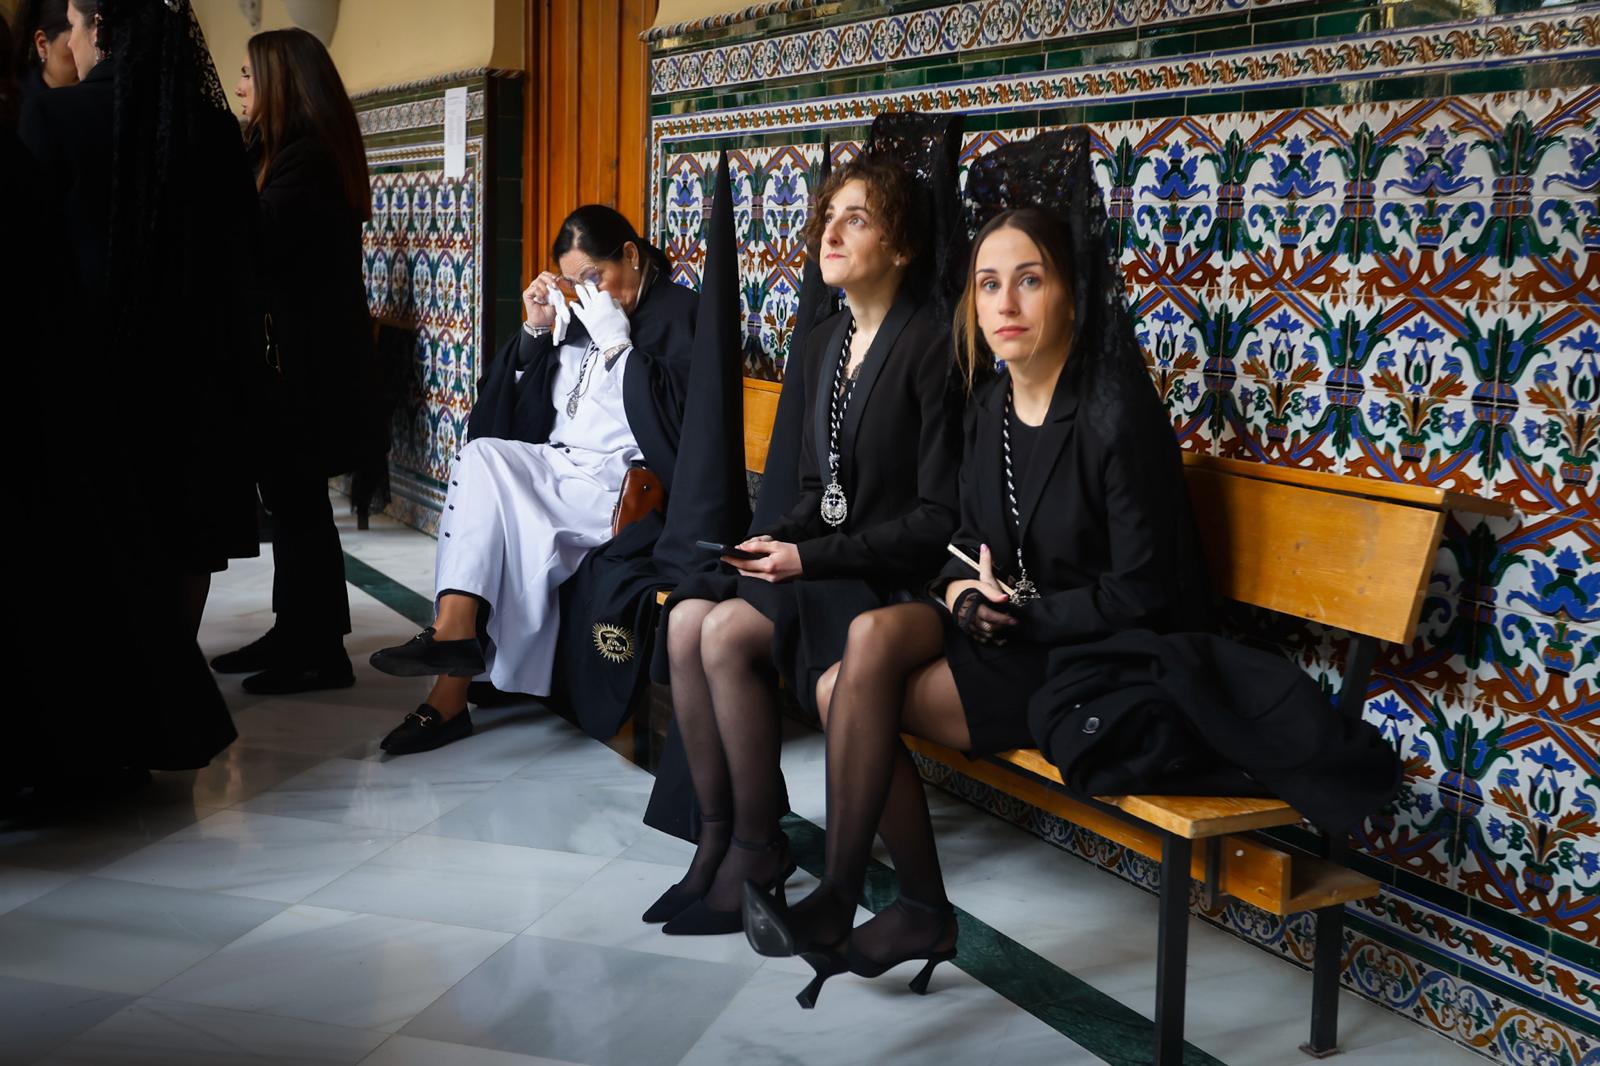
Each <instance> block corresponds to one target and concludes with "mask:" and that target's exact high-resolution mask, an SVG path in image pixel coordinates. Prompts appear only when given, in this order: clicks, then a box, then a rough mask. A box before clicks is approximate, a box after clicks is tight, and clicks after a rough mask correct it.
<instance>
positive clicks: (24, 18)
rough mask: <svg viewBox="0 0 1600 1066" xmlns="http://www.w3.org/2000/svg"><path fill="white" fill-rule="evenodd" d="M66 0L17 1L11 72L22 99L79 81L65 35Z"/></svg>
mask: <svg viewBox="0 0 1600 1066" xmlns="http://www.w3.org/2000/svg"><path fill="white" fill-rule="evenodd" d="M71 29H72V26H71V24H70V23H69V22H68V21H67V0H22V3H20V4H18V5H17V24H16V28H15V30H14V32H15V35H16V37H15V44H14V45H13V46H12V48H13V51H14V54H15V64H16V66H15V69H14V70H13V71H12V74H13V76H14V77H15V78H16V79H17V84H18V86H19V87H20V88H21V89H22V97H23V99H24V100H26V99H27V98H29V97H31V96H33V95H34V94H35V93H38V92H42V91H44V90H45V89H60V88H62V87H63V86H67V85H76V84H78V67H77V64H75V63H74V62H73V61H72V49H70V48H68V47H67V37H68V33H69V31H70V30H71Z"/></svg>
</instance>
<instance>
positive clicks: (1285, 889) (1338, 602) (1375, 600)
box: [659, 379, 1510, 1066]
mask: <svg viewBox="0 0 1600 1066" xmlns="http://www.w3.org/2000/svg"><path fill="white" fill-rule="evenodd" d="M779 390H780V386H779V385H778V384H776V383H774V382H767V381H756V380H753V379H747V380H746V381H745V385H744V412H745V416H744V423H745V424H744V434H745V436H744V446H745V461H746V466H747V467H748V468H749V469H750V470H751V471H753V472H760V471H761V470H763V469H764V467H765V466H766V457H767V447H768V443H769V442H770V440H771V436H772V423H773V418H774V416H775V414H776V412H777V406H778V394H779ZM1183 459H1184V467H1185V474H1186V476H1187V480H1188V485H1189V494H1190V499H1191V502H1192V503H1193V506H1194V510H1195V517H1196V520H1197V522H1198V524H1199V528H1200V534H1201V538H1202V540H1203V541H1204V543H1205V550H1206V557H1207V561H1208V564H1209V569H1210V575H1211V579H1212V584H1213V586H1214V588H1215V589H1216V591H1217V592H1218V594H1219V595H1221V596H1224V597H1226V598H1227V599H1230V600H1234V601H1237V602H1240V603H1244V604H1249V605H1252V606H1255V607H1261V608H1266V609H1268V610H1271V611H1276V612H1279V613H1281V614H1285V615H1290V616H1293V617H1295V618H1300V619H1305V620H1308V621H1312V622H1318V623H1321V624H1322V625H1325V626H1330V627H1333V628H1336V629H1342V630H1345V631H1347V632H1348V633H1349V634H1350V641H1349V646H1348V649H1347V652H1346V656H1345V663H1344V680H1343V683H1342V687H1341V690H1340V692H1339V694H1338V697H1337V700H1338V706H1339V709H1340V711H1341V712H1342V713H1344V714H1348V715H1352V716H1359V715H1360V714H1361V712H1362V707H1363V704H1364V702H1365V695H1366V691H1367V682H1368V680H1369V678H1370V676H1371V673H1372V666H1373V662H1374V660H1375V658H1376V655H1377V650H1378V641H1380V640H1382V641H1396V642H1400V643H1405V642H1408V641H1409V640H1410V639H1411V636H1412V634H1413V632H1414V631H1415V630H1416V626H1417V622H1418V619H1419V617H1420V615H1421V612H1422V603H1423V598H1424V596H1425V595H1426V593H1427V589H1428V583H1429V577H1430V575H1431V572H1432V566H1433V560H1434V556H1435V553H1436V552H1437V550H1438V545H1439V540H1440V537H1441V535H1442V533H1443V530H1444V522H1445V516H1446V514H1447V512H1449V511H1452V510H1454V511H1469V512H1477V513H1481V514H1490V515H1500V516H1505V515H1509V514H1510V507H1509V506H1508V505H1504V504H1501V503H1499V502H1497V501H1492V500H1484V499H1479V498H1478V497H1474V496H1466V495H1462V494H1459V493H1451V492H1446V491H1444V490H1441V489H1435V488H1430V487H1426V486H1419V485H1406V484H1398V483H1393V482H1383V481H1369V480H1364V479H1359V478H1352V477H1342V476H1338V475H1332V474H1322V473H1317V472H1314V471H1307V470H1297V469H1289V468H1284V467H1276V466H1267V465H1264V464H1260V463H1250V462H1240V461H1237V460H1229V459H1217V458H1211V457H1207V456H1196V455H1191V454H1185V455H1184V457H1183ZM665 599H666V593H662V594H661V596H660V597H659V601H660V602H664V601H665ZM904 739H905V742H906V745H907V746H908V747H909V748H910V749H911V750H912V751H913V752H916V753H917V754H919V755H922V756H924V757H925V758H927V759H931V760H933V761H935V762H939V763H943V764H945V765H947V766H949V767H951V768H953V769H955V770H956V771H958V772H959V773H962V774H965V775H966V776H968V777H970V778H973V779H975V780H977V781H981V782H983V783H984V784H987V785H989V786H991V787H993V788H996V789H998V790H999V791H1001V792H1004V793H1005V794H1007V795H1009V796H1013V797H1015V798H1017V799H1020V800H1022V801H1024V802H1026V803H1029V804H1031V805H1033V806H1035V807H1038V808H1040V809H1042V810H1045V811H1049V812H1050V813H1052V814H1055V815H1057V816H1058V817H1060V818H1062V819H1064V820H1066V821H1069V822H1072V823H1073V824H1075V825H1079V826H1082V827H1083V828H1085V829H1088V830H1090V831H1092V832H1095V833H1098V834H1099V835H1101V836H1103V837H1106V838H1108V839H1110V840H1112V841H1114V842H1116V843H1118V844H1120V845H1122V846H1124V847H1126V848H1130V849H1132V850H1133V851H1135V852H1138V853H1139V854H1141V855H1144V856H1146V857H1149V858H1152V859H1156V860H1158V861H1159V862H1160V864H1161V890H1160V895H1159V902H1158V922H1157V930H1156V1001H1155V1047H1154V1055H1153V1060H1154V1061H1155V1062H1156V1063H1157V1064H1158V1066H1176V1064H1178V1063H1180V1062H1182V1059H1183V1047H1184V1039H1183V1029H1184V1024H1183V1023H1184V995H1185V969H1186V965H1187V957H1188V917H1189V889H1190V881H1191V880H1193V881H1198V882H1200V885H1201V897H1202V900H1203V901H1204V903H1205V905H1206V906H1207V907H1210V906H1211V905H1213V904H1214V903H1215V901H1216V900H1217V899H1218V898H1219V897H1220V896H1224V895H1226V896H1232V897H1234V898H1236V899H1239V900H1242V901H1244V902H1246V903H1249V904H1251V905H1252V906H1255V907H1259V908H1260V909H1262V910H1264V911H1267V912H1269V913H1271V914H1275V915H1290V914H1299V913H1303V912H1306V911H1310V912H1312V913H1313V914H1315V916H1316V937H1315V943H1314V950H1315V955H1314V958H1313V962H1312V991H1311V1020H1310V1038H1309V1039H1308V1040H1307V1042H1306V1043H1305V1044H1302V1045H1301V1050H1303V1051H1305V1052H1306V1053H1307V1054H1310V1055H1313V1056H1315V1057H1318V1058H1321V1057H1324V1056H1327V1055H1331V1054H1333V1053H1335V1052H1336V1051H1337V1050H1338V1048H1337V1037H1338V991H1339V970H1340V964H1341V961H1342V955H1343V934H1344V905H1345V904H1346V903H1349V902H1352V901H1355V900H1360V899H1366V898H1368V897H1371V896H1374V895H1376V894H1377V892H1378V883H1377V882H1376V881H1375V880H1374V879H1372V878H1370V877H1367V876H1365V875H1363V874H1359V873H1356V872H1355V871H1352V870H1350V869H1349V868H1348V867H1346V866H1344V865H1343V864H1342V863H1341V861H1340V860H1341V858H1342V856H1343V853H1344V849H1345V847H1346V843H1345V841H1344V840H1342V839H1341V840H1333V839H1328V838H1326V837H1324V838H1321V841H1320V843H1321V853H1320V854H1318V855H1310V854H1304V853H1301V852H1298V851H1295V850H1293V849H1290V848H1289V847H1288V846H1286V845H1283V844H1281V843H1278V842H1276V841H1272V840H1266V839H1262V838H1259V837H1256V836H1250V835H1246V834H1249V833H1251V832H1252V831H1253V830H1260V829H1270V828H1274V827H1280V826H1290V825H1297V824H1299V823H1300V821H1301V819H1300V815H1299V814H1298V813H1297V812H1296V811H1295V810H1294V809H1293V808H1291V807H1290V806H1289V805H1288V804H1286V803H1284V802H1283V801H1282V800H1276V799H1260V798H1255V797H1228V796H1222V797H1218V796H1099V797H1095V798H1093V799H1088V798H1084V797H1079V796H1074V795H1072V794H1070V793H1068V792H1067V790H1066V788H1065V786H1064V785H1063V784H1062V781H1061V774H1060V773H1059V772H1058V771H1057V770H1056V768H1055V766H1053V765H1052V764H1051V763H1050V762H1049V761H1047V760H1046V759H1045V758H1044V756H1043V755H1041V754H1040V753H1039V752H1038V751H1037V750H1035V749H1031V748H1030V749H1017V750H1014V751H1008V752H1002V753H1000V754H998V755H993V756H989V757H986V758H982V759H977V760H970V759H968V758H967V757H966V756H965V755H963V754H962V753H960V752H957V751H953V750H951V749H949V748H945V747H942V746H941V745H938V744H935V743H933V742H931V741H928V740H924V739H922V738H920V737H913V736H910V735H907V736H905V738H904ZM1197 843H1198V844H1199V847H1198V848H1196V844H1197Z"/></svg>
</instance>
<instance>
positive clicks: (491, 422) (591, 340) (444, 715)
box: [372, 204, 698, 755]
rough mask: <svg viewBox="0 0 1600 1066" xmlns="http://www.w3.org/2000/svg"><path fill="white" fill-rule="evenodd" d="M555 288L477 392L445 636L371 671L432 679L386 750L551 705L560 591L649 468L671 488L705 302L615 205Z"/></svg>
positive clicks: (439, 609)
mask: <svg viewBox="0 0 1600 1066" xmlns="http://www.w3.org/2000/svg"><path fill="white" fill-rule="evenodd" d="M552 251H553V258H554V259H555V261H556V267H557V269H558V270H559V271H560V273H559V274H556V273H554V272H549V271H547V272H545V273H542V274H540V275H539V276H538V277H536V278H535V279H534V280H533V282H532V284H530V285H529V286H528V288H527V289H526V290H524V292H523V294H522V303H523V307H524V310H525V311H526V314H527V318H526V321H525V322H524V323H523V326H522V330H521V332H520V333H519V334H518V336H517V337H516V338H515V339H513V340H512V341H511V342H509V343H508V344H506V345H505V346H504V347H502V348H501V350H500V352H499V353H498V354H497V355H496V357H495V360H494V362H493V363H491V364H490V366H489V368H488V370H487V372H486V373H485V375H484V377H483V380H482V381H481V382H480V383H479V389H478V400H477V403H476V404H475V405H474V407H473V411H472V416H471V418H470V419H469V421H468V423H467V430H468V436H469V438H470V439H469V440H468V442H467V444H466V445H465V446H464V447H462V448H461V450H460V452H459V454H457V455H456V456H455V465H454V468H453V469H452V470H451V473H450V487H449V490H448V492H447V494H446V496H445V510H444V514H443V515H442V516H441V518H440V522H439V548H438V557H437V561H436V564H435V567H436V569H435V580H434V588H435V590H436V593H435V595H436V601H435V613H434V619H433V624H432V625H430V626H428V627H427V628H426V629H424V630H423V631H422V632H421V633H419V634H418V635H417V636H416V637H413V638H412V639H411V640H410V641H409V642H408V643H406V644H402V645H398V646H396V647H392V648H384V649H383V650H381V651H378V652H375V653H374V654H373V656H372V665H373V666H374V667H376V668H377V669H379V670H381V671H383V672H384V673H387V674H393V675H395V676H399V677H426V676H431V677H433V678H434V683H433V688H432V690H431V691H430V692H429V693H428V697H427V699H426V700H425V701H424V702H423V703H422V704H421V705H420V706H419V707H417V709H416V710H414V711H412V712H411V713H409V714H407V715H406V717H405V719H404V720H403V721H402V722H401V723H400V725H399V726H397V727H396V728H395V729H394V730H393V731H392V732H391V733H390V734H389V735H388V736H387V737H386V738H384V741H383V749H384V750H385V751H387V752H389V753H390V754H393V755H400V754H407V753H410V752H417V751H428V750H431V749H433V748H437V747H439V746H440V745H443V744H448V743H450V742H451V741H454V740H458V739H460V738H462V737H465V736H467V735H469V734H470V733H471V732H472V721H471V719H470V717H469V716H468V712H467V686H468V684H469V683H470V681H471V679H472V678H473V677H477V676H479V675H484V674H487V676H488V680H489V681H491V682H492V683H493V684H494V686H495V687H496V688H498V689H501V690H503V691H506V692H522V693H528V694H531V695H535V696H545V695H548V694H549V692H550V677H551V671H552V665H553V662H554V657H555V650H556V636H557V632H558V629H559V624H558V623H559V621H560V601H559V599H558V596H557V589H558V587H559V586H560V585H561V583H562V582H563V581H565V580H566V579H567V578H568V577H570V576H571V575H572V573H573V572H574V571H575V570H577V568H578V564H579V563H581V562H582V561H583V558H584V556H585V555H587V554H588V553H589V552H590V551H591V550H592V549H594V548H596V547H598V546H599V545H600V544H602V543H604V542H605V541H606V540H607V539H608V538H609V537H610V530H611V511H612V505H613V503H614V502H615V501H616V499H617V493H618V490H619V489H620V488H621V485H622V480H623V476H624V475H625V474H626V473H627V470H628V468H629V466H630V465H631V464H633V463H634V462H635V461H638V460H643V461H644V463H645V465H647V466H648V467H650V469H651V470H652V471H654V472H655V473H656V474H657V475H658V476H659V477H660V478H661V479H662V484H663V487H664V488H669V487H670V478H671V471H672V467H673V465H674V463H675V460H676V450H677V441H678V436H679V431H680V429H681V423H682V417H683V397H684V392H685V386H686V384H687V381H688V368H689V354H690V347H691V342H692V340H693V334H694V317H695V308H696V305H697V303H698V297H697V296H696V295H695V294H694V293H693V292H691V291H689V290H688V289H685V288H683V287H682V286H678V285H674V284H672V281H671V279H670V278H669V277H668V276H667V261H666V258H665V256H663V255H662V254H661V252H660V251H658V250H657V249H655V248H654V247H652V246H651V245H650V244H649V243H648V242H646V241H645V240H643V239H642V238H641V237H639V236H638V234H636V233H635V232H634V230H633V226H632V225H631V224H630V223H629V222H628V220H627V219H625V218H623V216H621V215H620V214H618V213H617V212H616V211H613V210H612V209H611V208H609V207H603V206H600V205H598V204H589V205H586V206H584V207H580V208H578V209H577V210H576V211H574V212H573V213H572V214H571V215H569V216H567V219H566V221H565V222H563V223H562V225H561V230H560V233H559V234H558V235H557V237H556V241H555V246H554V248H553V250H552Z"/></svg>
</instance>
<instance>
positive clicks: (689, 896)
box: [641, 817, 788, 925]
mask: <svg viewBox="0 0 1600 1066" xmlns="http://www.w3.org/2000/svg"><path fill="white" fill-rule="evenodd" d="M726 821H727V819H726V818H705V817H702V818H701V819H700V824H701V826H702V827H704V826H706V825H708V824H712V823H716V822H726ZM787 840H788V838H787V837H786V838H785V843H787ZM785 880H787V877H786V878H785ZM705 895H706V894H705V892H703V891H702V892H696V891H695V890H694V889H692V888H684V887H683V882H682V881H679V882H678V883H677V884H675V885H673V886H672V887H671V888H669V889H667V890H666V891H665V892H663V893H661V895H659V896H657V897H656V901H655V902H654V903H652V904H650V906H649V908H648V909H647V910H646V911H645V912H644V915H643V917H642V919H641V920H642V921H643V922H644V923H645V924H646V925H660V924H661V923H662V922H670V921H672V919H674V918H676V917H677V916H678V915H680V914H682V913H683V912H684V911H686V910H688V909H689V908H690V907H691V906H693V905H694V904H695V903H698V902H699V901H700V900H702V899H704V898H705Z"/></svg>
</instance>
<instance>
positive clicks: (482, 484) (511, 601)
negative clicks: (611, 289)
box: [433, 345, 643, 696]
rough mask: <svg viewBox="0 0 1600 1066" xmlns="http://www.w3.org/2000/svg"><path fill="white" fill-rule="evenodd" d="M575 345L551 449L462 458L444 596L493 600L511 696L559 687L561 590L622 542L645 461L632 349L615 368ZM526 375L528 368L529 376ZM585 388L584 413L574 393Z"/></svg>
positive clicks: (452, 502) (471, 453) (451, 506)
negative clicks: (629, 398) (617, 537)
mask: <svg viewBox="0 0 1600 1066" xmlns="http://www.w3.org/2000/svg"><path fill="white" fill-rule="evenodd" d="M587 354H588V350H587V349H586V348H585V347H581V346H577V345H563V346H562V347H561V349H560V350H559V352H558V353H557V357H558V358H559V359H560V360H561V365H560V368H559V369H558V370H557V372H556V376H555V384H554V386H553V389H552V393H553V394H552V396H551V402H552V403H554V405H555V408H556V418H555V423H554V425H553V426H552V427H551V430H550V441H549V443H547V444H525V443H523V442H522V441H515V440H500V439H498V438H492V437H491V438H484V439H481V440H471V441H468V442H467V444H466V446H465V447H463V448H462V449H461V452H460V454H459V455H457V457H456V461H455V467H454V469H453V470H452V471H451V473H450V488H449V491H448V492H447V493H446V494H445V510H444V515H443V517H442V518H441V519H440V522H439V550H438V555H437V559H436V562H435V570H434V585H433V587H434V595H435V597H436V600H435V602H436V603H437V597H438V596H439V595H442V594H443V593H445V592H466V593H470V594H471V595H474V596H477V597H480V598H481V599H483V600H485V601H486V602H487V603H488V604H489V622H488V631H489V642H488V646H487V647H486V648H485V650H484V662H485V664H486V665H487V667H488V670H487V674H486V676H487V677H488V679H489V680H490V681H491V682H492V683H493V684H494V686H495V687H496V688H498V689H500V690H501V691H503V692H526V693H529V694H531V695H535V696H548V695H549V694H550V673H551V669H552V665H553V663H554V661H555V651H556V635H557V632H558V625H559V622H560V620H561V619H560V600H559V599H558V597H557V592H556V590H557V588H558V587H559V586H560V585H561V583H562V582H563V581H565V580H566V579H567V578H569V577H571V576H572V574H573V572H574V571H575V570H577V569H578V564H579V563H581V562H583V557H584V556H585V555H587V554H588V553H589V552H590V551H591V550H593V549H594V548H596V547H598V546H599V545H601V544H603V543H605V542H606V541H607V540H609V539H610V537H611V509H612V506H613V505H614V504H615V503H616V499H617V492H618V490H620V489H621V487H622V477H623V474H624V473H626V472H627V469H628V464H629V463H631V462H632V461H633V460H635V459H638V458H640V457H641V456H642V454H643V453H642V452H641V451H640V450H639V445H638V442H637V441H635V440H634V437H633V431H632V430H631V429H630V428H629V427H628V419H627V414H626V412H625V411H624V409H623V402H622V379H623V372H624V370H625V369H626V368H627V364H628V358H629V356H630V355H631V354H632V353H631V351H630V352H624V353H623V354H622V356H621V357H620V358H618V359H617V361H616V363H615V364H613V365H612V366H611V367H609V368H608V367H607V366H606V365H605V359H604V357H603V356H601V355H599V354H595V355H594V356H593V358H592V359H590V361H589V367H588V372H587V374H582V376H581V377H580V374H581V372H582V370H583V362H584V358H585V356H586V355H587ZM518 376H519V377H520V376H521V375H520V374H519V375H518ZM574 389H576V390H577V395H578V403H577V409H576V412H575V414H574V415H573V416H571V417H569V416H568V415H567V406H568V398H569V396H571V395H572V393H573V391H574Z"/></svg>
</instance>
